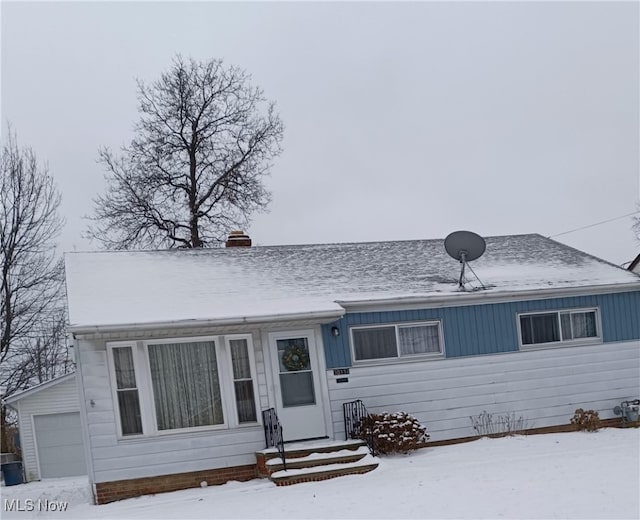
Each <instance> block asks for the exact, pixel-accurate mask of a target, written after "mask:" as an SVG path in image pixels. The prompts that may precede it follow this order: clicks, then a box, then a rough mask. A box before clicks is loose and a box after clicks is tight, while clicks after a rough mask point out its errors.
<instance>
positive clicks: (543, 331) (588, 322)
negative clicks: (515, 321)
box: [520, 309, 600, 346]
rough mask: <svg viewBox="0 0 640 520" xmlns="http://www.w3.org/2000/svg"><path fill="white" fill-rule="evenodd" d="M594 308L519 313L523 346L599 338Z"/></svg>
mask: <svg viewBox="0 0 640 520" xmlns="http://www.w3.org/2000/svg"><path fill="white" fill-rule="evenodd" d="M599 337H600V334H599V332H598V320H597V311H596V309H577V310H567V311H553V312H538V313H532V314H521V315H520V341H521V342H522V345H523V346H527V345H543V344H553V343H566V342H572V341H576V340H584V339H599Z"/></svg>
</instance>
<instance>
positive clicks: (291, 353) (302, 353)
mask: <svg viewBox="0 0 640 520" xmlns="http://www.w3.org/2000/svg"><path fill="white" fill-rule="evenodd" d="M282 364H283V365H284V368H286V369H287V370H288V371H289V372H295V371H297V370H306V369H307V368H308V367H309V354H308V352H307V350H306V349H305V348H304V347H300V346H296V345H293V346H291V347H289V348H287V350H285V351H284V354H282Z"/></svg>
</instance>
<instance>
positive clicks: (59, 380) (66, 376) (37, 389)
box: [2, 370, 76, 410]
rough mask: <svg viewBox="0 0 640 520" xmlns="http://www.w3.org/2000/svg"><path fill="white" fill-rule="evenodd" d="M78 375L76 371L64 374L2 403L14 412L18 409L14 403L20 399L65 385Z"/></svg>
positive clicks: (10, 397)
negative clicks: (52, 387) (68, 380)
mask: <svg viewBox="0 0 640 520" xmlns="http://www.w3.org/2000/svg"><path fill="white" fill-rule="evenodd" d="M75 375H76V373H75V370H74V371H73V372H69V373H68V374H64V375H61V376H58V377H56V378H54V379H50V380H49V381H45V382H44V383H39V384H37V385H35V386H32V387H31V388H27V389H26V390H22V391H20V392H18V393H16V394H13V395H11V396H9V397H6V398H4V399H3V400H2V401H3V403H4V404H6V405H7V406H9V407H10V408H13V409H14V410H15V409H16V408H15V406H12V404H13V403H15V402H16V401H19V400H20V399H24V398H25V397H29V396H30V395H33V394H36V393H38V392H40V391H42V390H44V389H46V388H49V387H51V386H55V385H57V384H59V383H63V382H64V381H66V380H67V379H71V378H72V377H75Z"/></svg>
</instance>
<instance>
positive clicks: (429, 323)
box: [349, 320, 445, 366]
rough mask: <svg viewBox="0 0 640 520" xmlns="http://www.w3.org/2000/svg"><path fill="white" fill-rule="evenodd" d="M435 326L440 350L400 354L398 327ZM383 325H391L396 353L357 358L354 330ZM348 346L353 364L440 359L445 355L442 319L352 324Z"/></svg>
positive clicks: (382, 363) (377, 327)
mask: <svg viewBox="0 0 640 520" xmlns="http://www.w3.org/2000/svg"><path fill="white" fill-rule="evenodd" d="M434 325H435V326H437V327H438V342H439V345H440V352H437V353H424V354H401V352H400V336H399V332H398V329H400V328H404V327H419V326H434ZM385 327H393V328H394V332H395V338H396V353H397V356H395V357H388V358H378V359H360V360H359V359H357V358H356V347H355V341H354V338H353V331H354V330H362V329H380V328H385ZM349 346H350V350H351V360H352V363H353V365H354V366H361V365H387V364H394V363H410V362H413V361H428V360H434V359H442V358H444V357H445V346H444V333H443V327H442V320H423V321H397V322H390V323H389V322H388V323H370V324H367V325H353V326H351V327H349Z"/></svg>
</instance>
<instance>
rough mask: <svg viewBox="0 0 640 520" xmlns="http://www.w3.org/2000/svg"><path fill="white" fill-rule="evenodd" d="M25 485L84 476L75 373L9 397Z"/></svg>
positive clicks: (7, 402) (82, 444) (8, 402)
mask: <svg viewBox="0 0 640 520" xmlns="http://www.w3.org/2000/svg"><path fill="white" fill-rule="evenodd" d="M5 404H7V406H10V407H11V408H13V409H14V410H16V411H17V412H18V429H19V432H20V445H21V447H22V464H23V466H24V470H25V476H26V479H27V481H31V480H40V479H43V478H55V477H72V476H76V475H86V473H87V467H86V463H85V456H84V443H83V437H82V428H81V426H80V405H79V400H78V390H77V387H76V375H75V373H72V374H66V375H64V376H62V377H58V378H56V379H53V380H51V381H47V382H46V383H42V384H40V385H37V386H34V387H32V388H29V389H28V390H25V391H23V392H20V393H18V394H15V395H12V396H11V397H9V398H7V399H6V401H5Z"/></svg>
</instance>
